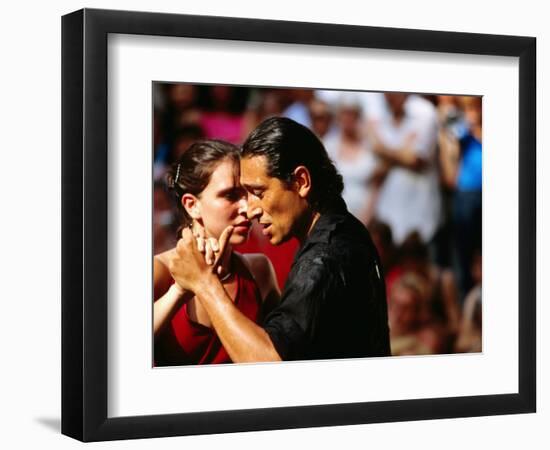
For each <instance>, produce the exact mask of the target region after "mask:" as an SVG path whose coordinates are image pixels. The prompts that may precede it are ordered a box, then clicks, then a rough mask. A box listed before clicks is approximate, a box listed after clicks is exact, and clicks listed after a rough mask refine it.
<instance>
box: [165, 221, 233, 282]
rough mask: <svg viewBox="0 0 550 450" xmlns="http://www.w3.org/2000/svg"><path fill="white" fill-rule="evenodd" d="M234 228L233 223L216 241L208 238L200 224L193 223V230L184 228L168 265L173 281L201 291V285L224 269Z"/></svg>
mask: <svg viewBox="0 0 550 450" xmlns="http://www.w3.org/2000/svg"><path fill="white" fill-rule="evenodd" d="M232 232H233V227H232V226H229V227H227V228H226V229H225V230H224V231H223V233H222V235H221V236H220V239H219V241H217V240H216V239H214V238H207V237H206V236H205V233H204V229H203V228H202V227H200V226H194V227H193V230H191V229H189V228H185V229H184V230H183V231H182V233H181V238H180V239H179V241H178V243H177V245H176V251H175V252H174V255H173V257H172V259H171V260H170V262H169V266H168V268H169V270H170V273H171V274H172V278H173V279H174V281H175V282H176V283H177V284H178V285H179V286H180V287H181V288H182V289H185V290H188V291H191V292H198V290H199V289H201V286H205V285H206V283H209V282H210V281H211V277H212V276H213V275H214V276H215V275H216V274H219V273H220V271H221V262H222V261H223V260H224V256H225V254H226V253H227V252H228V251H229V248H230V246H229V245H228V244H229V239H230V237H231V234H232Z"/></svg>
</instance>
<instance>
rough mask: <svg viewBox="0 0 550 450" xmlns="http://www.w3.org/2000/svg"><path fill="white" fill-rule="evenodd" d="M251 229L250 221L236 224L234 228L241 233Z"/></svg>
mask: <svg viewBox="0 0 550 450" xmlns="http://www.w3.org/2000/svg"><path fill="white" fill-rule="evenodd" d="M249 229H250V222H243V223H240V224H238V225H235V226H234V228H233V230H234V231H235V232H236V233H239V234H243V233H248V230H249Z"/></svg>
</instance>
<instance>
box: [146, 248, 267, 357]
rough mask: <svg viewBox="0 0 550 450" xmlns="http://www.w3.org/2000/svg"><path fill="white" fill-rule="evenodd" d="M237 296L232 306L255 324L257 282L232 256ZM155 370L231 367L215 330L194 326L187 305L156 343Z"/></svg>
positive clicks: (257, 310)
mask: <svg viewBox="0 0 550 450" xmlns="http://www.w3.org/2000/svg"><path fill="white" fill-rule="evenodd" d="M233 264H234V267H235V277H236V279H237V293H236V297H235V306H236V307H237V308H238V309H239V310H240V311H241V312H242V313H243V314H244V315H245V316H246V317H248V318H249V319H250V320H253V321H254V322H256V323H257V322H258V320H259V317H260V307H261V302H262V300H261V296H260V291H259V289H258V286H257V284H256V281H255V280H254V278H253V277H252V274H251V273H250V271H249V270H248V268H247V267H246V266H245V264H244V263H243V261H242V260H241V258H240V257H235V256H233ZM154 359H155V366H174V365H175V366H181V365H189V364H221V363H230V362H231V359H230V358H229V355H228V354H227V352H226V351H225V349H224V348H223V346H222V343H221V341H220V339H219V338H218V335H217V334H216V332H215V331H214V329H212V328H209V327H207V326H204V325H201V324H200V323H197V322H194V321H193V320H191V319H190V318H189V315H188V313H187V303H186V304H184V305H183V306H182V307H181V308H180V309H179V310H178V311H177V312H176V314H175V315H174V317H173V318H172V320H171V322H170V324H169V325H168V326H167V327H166V329H165V330H164V331H163V332H162V334H161V335H160V336H158V337H157V339H156V340H155V354H154Z"/></svg>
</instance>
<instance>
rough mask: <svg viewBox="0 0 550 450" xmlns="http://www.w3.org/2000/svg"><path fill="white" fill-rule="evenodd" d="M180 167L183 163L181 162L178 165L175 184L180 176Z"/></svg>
mask: <svg viewBox="0 0 550 450" xmlns="http://www.w3.org/2000/svg"><path fill="white" fill-rule="evenodd" d="M180 168H181V165H180V163H178V167H177V168H176V176H175V177H174V184H178V178H179V176H180Z"/></svg>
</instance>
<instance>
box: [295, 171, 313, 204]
mask: <svg viewBox="0 0 550 450" xmlns="http://www.w3.org/2000/svg"><path fill="white" fill-rule="evenodd" d="M294 183H295V186H296V187H297V191H298V195H299V196H300V197H302V198H306V197H307V196H308V194H309V192H310V191H311V174H310V173H309V170H308V169H307V167H306V166H298V167H296V169H294Z"/></svg>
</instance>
